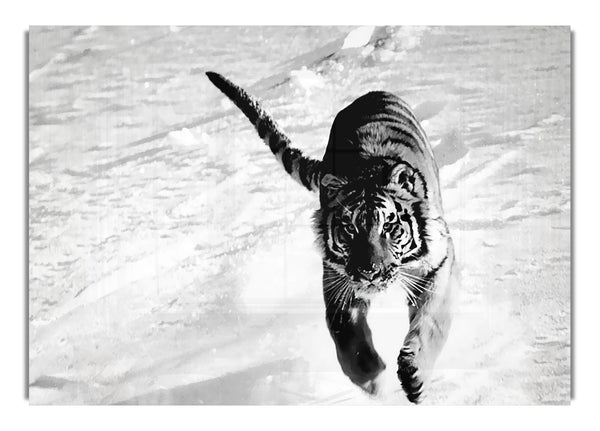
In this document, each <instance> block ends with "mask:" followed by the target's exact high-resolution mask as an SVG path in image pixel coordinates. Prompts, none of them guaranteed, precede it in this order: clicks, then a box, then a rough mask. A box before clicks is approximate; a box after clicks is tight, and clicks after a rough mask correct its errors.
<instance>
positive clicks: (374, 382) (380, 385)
mask: <svg viewBox="0 0 600 431" xmlns="http://www.w3.org/2000/svg"><path fill="white" fill-rule="evenodd" d="M358 386H359V387H360V388H361V389H362V390H363V391H365V392H366V393H367V394H369V395H370V396H372V397H378V396H380V395H381V394H383V393H384V373H383V372H382V373H380V374H379V375H378V376H377V377H375V378H373V379H371V380H368V381H366V382H365V383H362V384H359V385H358Z"/></svg>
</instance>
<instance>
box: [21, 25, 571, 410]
mask: <svg viewBox="0 0 600 431" xmlns="http://www.w3.org/2000/svg"><path fill="white" fill-rule="evenodd" d="M365 44H366V46H365ZM29 49H30V59H29V66H30V74H29V80H30V89H29V104H30V105H29V106H30V114H29V139H30V147H29V167H30V172H29V193H30V197H29V198H30V201H29V204H30V221H29V238H30V239H29V241H30V242H29V247H30V251H29V253H30V254H29V257H30V264H29V289H30V290H29V300H30V306H29V312H30V316H29V320H30V352H29V359H30V373H29V379H30V400H31V402H32V403H35V404H48V403H50V404H73V403H75V404H80V403H92V404H97V403H130V404H148V403H177V404H282V403H283V404H287V403H293V404H380V403H389V404H407V401H406V399H405V397H404V395H403V394H402V392H401V391H400V386H399V383H398V382H397V380H396V378H395V358H396V356H397V353H398V349H399V348H400V345H401V343H402V340H403V337H404V334H405V331H406V327H407V322H406V320H407V316H406V310H405V305H404V300H403V298H402V296H401V295H400V294H399V292H394V291H390V292H388V293H387V294H385V295H384V296H382V297H381V298H380V299H379V300H378V301H377V302H376V304H375V306H374V309H373V311H372V312H371V327H372V329H373V333H374V339H375V344H376V346H377V347H378V349H379V350H380V353H381V354H382V356H383V358H384V360H385V361H386V362H387V364H388V369H387V370H386V372H389V376H388V377H389V378H388V387H387V391H386V393H385V394H384V395H383V396H382V397H381V398H377V399H372V398H369V397H367V396H366V395H364V394H363V393H362V392H361V391H360V390H359V389H357V388H355V387H354V386H353V385H352V384H350V382H349V381H348V380H347V379H346V378H345V377H344V376H343V374H342V373H341V371H340V369H339V365H338V364H337V361H336V359H335V354H334V348H333V344H332V342H331V340H330V339H329V335H328V334H327V329H326V326H325V322H324V316H323V304H322V299H321V293H320V277H321V274H320V272H321V268H320V259H319V256H318V253H317V250H316V248H315V246H314V244H313V234H312V232H311V227H310V217H311V214H312V212H313V210H314V209H316V207H317V205H318V201H317V198H316V196H313V195H311V194H310V193H308V192H306V191H305V190H303V189H301V188H300V187H299V186H297V185H296V184H295V183H294V182H293V181H292V180H291V179H290V178H288V177H287V176H286V174H285V173H284V171H283V169H281V168H280V167H278V165H277V164H276V162H275V161H274V159H273V157H272V155H270V153H269V151H268V150H267V149H266V148H265V147H264V145H263V144H262V142H261V141H260V140H259V139H258V138H257V137H256V136H255V132H254V131H253V130H252V128H251V127H250V125H249V124H248V123H247V121H246V120H245V119H244V118H243V117H242V115H241V114H239V113H238V112H237V111H236V110H234V109H233V108H232V106H231V105H230V104H229V103H227V102H226V101H225V100H224V97H223V96H222V95H221V94H220V93H219V92H218V91H217V90H216V89H215V88H213V87H212V86H211V84H210V83H209V82H208V80H207V79H206V78H205V76H204V71H205V70H215V71H218V72H221V73H223V74H225V75H226V76H228V77H230V78H231V79H232V80H234V81H235V82H238V83H239V84H240V85H242V86H245V87H246V88H248V89H249V90H250V91H251V92H252V93H254V94H255V95H256V96H258V97H259V98H260V99H261V100H263V101H264V103H265V106H266V107H267V108H268V109H269V110H270V112H271V113H272V114H273V115H274V117H275V118H277V119H278V120H279V122H280V124H281V125H282V126H283V127H284V129H285V130H286V131H287V132H288V134H289V135H290V137H291V138H292V139H293V141H294V143H295V145H296V146H298V147H300V148H302V149H303V150H305V151H306V152H307V153H309V154H311V155H313V156H314V157H318V158H320V157H321V156H322V153H323V151H324V148H325V145H326V142H327V137H328V132H329V126H330V125H331V122H332V120H333V117H334V115H335V114H336V112H337V111H339V110H340V109H341V108H343V107H344V106H345V105H347V104H348V103H350V102H351V101H352V100H353V99H354V98H356V97H358V96H359V95H361V94H363V93H364V92H367V91H369V90H375V89H383V90H388V91H392V92H395V93H397V94H398V95H400V96H402V97H403V98H405V99H406V100H407V101H408V102H409V103H410V104H412V105H413V106H414V107H415V109H416V112H417V114H418V116H419V117H420V118H421V119H422V120H423V124H424V127H425V130H426V131H427V133H428V135H429V136H430V138H431V140H432V142H433V144H434V145H435V152H436V155H437V158H438V162H439V165H440V168H441V169H440V174H441V184H442V190H443V196H444V203H445V208H446V213H447V220H448V222H449V224H450V228H451V232H452V235H453V237H454V242H455V245H456V248H457V258H458V261H459V265H460V269H461V283H460V294H461V297H460V301H459V308H458V310H457V316H456V320H455V323H454V326H453V331H452V333H451V336H450V338H449V340H448V343H447V345H446V348H445V350H444V351H443V353H442V355H441V356H440V359H439V361H438V364H437V369H436V371H435V373H434V376H433V383H432V385H431V390H430V391H429V393H428V398H427V401H426V402H427V403H432V404H540V403H542V404H563V403H568V402H569V399H570V233H571V232H570V208H571V207H570V198H571V193H570V187H571V183H570V150H571V147H570V120H571V113H570V38H569V31H568V29H567V28H564V27H563V28H557V27H555V28H478V27H470V28H460V27H456V28H408V29H395V31H394V32H387V31H385V30H384V29H375V30H372V29H368V28H363V29H358V30H354V29H353V28H324V27H319V28H314V27H313V28H300V27H297V28H286V27H252V28H240V27H237V28H236V27H231V28H216V27H212V28H208V27H206V28H201V27H200V28H143V27H142V28H140V27H138V28H129V29H125V28H62V29H46V28H33V29H32V30H31V32H30V37H29Z"/></svg>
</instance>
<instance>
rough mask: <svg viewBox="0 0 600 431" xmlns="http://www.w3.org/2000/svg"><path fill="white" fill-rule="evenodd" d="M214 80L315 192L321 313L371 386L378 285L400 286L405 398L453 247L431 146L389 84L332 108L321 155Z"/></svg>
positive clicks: (425, 358)
mask: <svg viewBox="0 0 600 431" xmlns="http://www.w3.org/2000/svg"><path fill="white" fill-rule="evenodd" d="M206 75H207V77H208V79H209V80H210V82H212V83H213V84H214V85H215V86H216V87H217V88H218V89H219V90H220V91H221V92H222V93H223V94H224V95H225V96H227V97H228V98H229V99H230V100H231V101H232V102H233V103H234V104H235V106H237V107H238V108H239V109H240V110H241V111H242V113H243V114H244V115H245V116H246V117H247V118H248V120H250V122H251V123H252V124H253V125H254V127H255V129H256V131H257V132H258V135H259V137H260V138H261V139H262V140H263V141H264V143H266V145H267V146H268V147H269V148H270V150H271V152H272V153H273V154H274V156H275V157H276V159H277V160H278V161H279V162H280V163H281V165H283V169H284V170H285V171H286V172H287V173H288V174H289V175H290V176H291V177H292V178H293V179H294V180H295V181H297V182H298V183H299V184H300V185H302V186H303V187H304V188H306V189H308V190H309V191H312V192H315V193H318V194H319V204H320V207H319V208H318V209H317V210H316V211H315V213H314V216H313V227H314V231H315V234H316V243H317V244H318V248H319V249H320V252H321V257H322V269H323V274H322V280H323V299H324V303H325V320H326V324H327V328H328V330H329V334H330V336H331V338H332V340H333V342H334V345H335V351H336V355H337V360H338V362H339V364H340V366H341V369H342V372H343V373H344V374H345V375H346V376H347V377H348V378H349V379H350V381H351V382H352V383H354V384H355V385H357V386H358V387H360V388H361V389H362V390H364V391H365V392H367V393H368V394H370V395H373V396H377V395H378V394H379V393H380V392H381V388H382V386H383V385H382V381H383V371H384V370H385V369H386V364H385V362H384V361H383V359H382V358H381V357H380V355H379V354H378V353H377V351H376V349H375V347H374V345H373V338H372V333H371V330H370V328H369V325H368V323H367V315H368V312H369V308H370V305H371V301H372V299H373V297H374V295H376V294H377V293H378V292H382V291H384V290H386V289H390V288H394V287H400V288H402V289H403V290H404V292H405V295H406V298H407V306H408V318H409V327H408V333H407V334H406V336H405V337H404V340H403V343H402V345H401V348H400V351H399V354H398V359H397V367H398V368H397V376H398V379H399V381H400V383H401V386H402V388H403V390H404V392H405V394H406V397H407V399H408V400H409V401H410V402H412V403H414V404H419V403H421V402H422V401H423V400H424V399H425V392H426V391H425V390H426V388H427V386H428V385H429V382H430V377H431V372H432V370H433V366H434V363H435V361H436V359H437V357H438V356H439V353H440V352H441V350H442V348H443V346H444V344H445V342H446V339H447V337H448V333H449V329H450V326H451V322H452V309H453V306H452V304H453V297H454V295H453V291H454V288H453V285H454V284H455V283H454V282H453V277H452V274H453V271H454V266H455V257H454V246H453V242H452V238H451V236H450V232H449V229H448V226H447V223H446V222H445V220H444V213H443V207H442V198H441V193H440V185H439V174H438V167H437V164H436V161H435V159H434V154H433V150H432V147H431V145H430V143H429V140H428V138H427V135H426V134H425V131H424V130H423V128H422V126H421V124H419V121H418V120H417V118H416V117H415V114H414V113H413V111H412V109H411V108H410V106H409V105H408V104H407V103H406V102H405V101H404V100H402V99H401V98H400V97H398V96H396V95H394V94H392V93H389V92H385V91H372V92H369V93H366V94H364V95H362V96H360V97H359V98H357V99H356V100H355V101H354V102H352V103H351V104H350V105H348V106H346V107H345V108H344V109H342V110H341V111H340V112H339V113H338V114H337V115H336V116H335V118H334V121H333V124H332V126H331V130H330V134H329V141H328V144H327V147H326V149H325V154H324V156H323V159H322V160H316V159H313V158H311V157H307V156H306V155H304V154H303V153H302V151H300V150H299V149H297V148H294V147H293V146H292V145H291V141H290V139H289V138H288V137H287V135H286V134H285V133H284V132H283V130H282V129H281V128H280V127H279V126H278V125H277V123H276V122H275V120H273V118H272V117H271V116H270V115H269V114H268V113H267V112H266V111H265V110H264V109H263V107H262V106H261V104H260V103H259V102H258V101H257V99H255V98H254V97H252V96H251V95H249V94H248V93H247V92H246V91H245V90H244V89H242V88H241V87H239V86H237V85H236V84H234V83H233V82H231V81H230V80H228V79H227V78H225V77H223V76H222V75H220V74H218V73H216V72H206Z"/></svg>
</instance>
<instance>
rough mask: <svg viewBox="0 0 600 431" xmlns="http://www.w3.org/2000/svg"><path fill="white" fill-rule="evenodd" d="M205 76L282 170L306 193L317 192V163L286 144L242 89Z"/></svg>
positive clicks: (223, 80) (225, 79) (211, 74)
mask: <svg viewBox="0 0 600 431" xmlns="http://www.w3.org/2000/svg"><path fill="white" fill-rule="evenodd" d="M206 76H208V79H210V82H212V83H213V84H214V85H215V86H216V87H217V88H218V89H219V90H221V92H223V94H225V95H226V96H227V97H228V98H229V99H230V100H231V101H232V102H233V103H234V104H235V105H236V106H237V107H238V108H239V109H240V110H241V111H242V112H243V113H244V115H245V116H246V117H247V118H248V120H250V122H251V123H252V124H253V125H254V128H255V129H256V131H257V132H258V136H260V138H261V139H262V140H263V141H264V142H265V144H267V145H268V146H269V148H270V149H271V152H272V153H273V155H275V157H276V158H277V160H279V161H280V162H281V164H282V165H283V168H284V169H285V171H286V172H287V173H288V174H290V175H291V176H292V178H293V179H295V180H296V181H297V182H299V183H300V184H302V185H303V186H304V187H306V188H307V189H308V190H310V191H314V192H316V191H318V190H319V179H320V164H321V162H320V161H318V160H314V159H311V158H309V157H306V156H304V155H303V154H302V152H301V151H300V150H298V149H296V148H293V147H292V146H291V145H290V139H289V138H288V137H287V136H286V135H285V133H283V131H282V130H281V128H279V126H278V125H277V123H276V122H275V120H273V118H271V116H270V115H269V114H267V113H266V112H265V110H264V109H263V108H262V107H261V106H260V104H259V103H258V101H257V100H256V99H254V98H253V97H252V96H250V95H249V94H248V93H247V92H246V91H245V90H244V89H242V88H240V87H238V86H237V85H235V84H234V83H232V82H231V81H229V80H228V79H227V78H225V77H223V76H221V75H219V74H218V73H215V72H206Z"/></svg>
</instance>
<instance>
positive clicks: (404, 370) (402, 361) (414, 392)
mask: <svg viewBox="0 0 600 431" xmlns="http://www.w3.org/2000/svg"><path fill="white" fill-rule="evenodd" d="M398 378H399V379H400V383H401V384H402V389H404V392H405V393H406V397H407V398H408V400H409V401H410V402H411V403H414V404H420V403H421V401H423V399H424V395H423V383H424V381H423V378H422V375H421V372H420V370H419V367H418V366H417V364H416V362H415V354H414V353H413V352H412V351H411V350H405V349H402V350H401V351H400V356H398Z"/></svg>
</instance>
